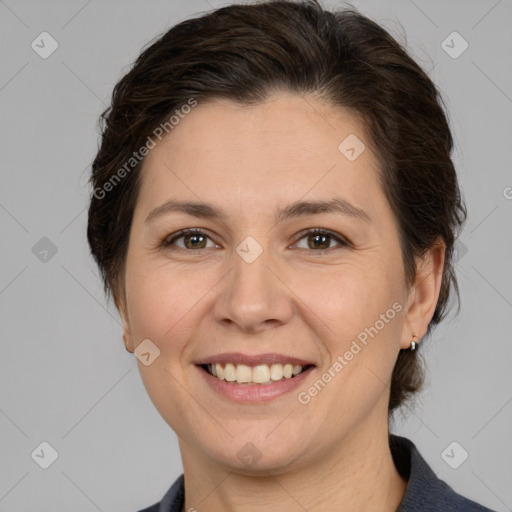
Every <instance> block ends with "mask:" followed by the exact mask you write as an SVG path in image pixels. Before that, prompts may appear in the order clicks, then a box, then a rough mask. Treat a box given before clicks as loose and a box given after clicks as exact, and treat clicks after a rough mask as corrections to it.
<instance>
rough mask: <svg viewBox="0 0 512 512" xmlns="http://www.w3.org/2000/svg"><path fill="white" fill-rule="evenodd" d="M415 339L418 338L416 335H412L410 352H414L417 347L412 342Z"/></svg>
mask: <svg viewBox="0 0 512 512" xmlns="http://www.w3.org/2000/svg"><path fill="white" fill-rule="evenodd" d="M417 338H418V337H417V336H416V334H413V335H412V340H411V347H410V351H411V352H414V351H415V350H416V347H417V345H418V344H417V343H416V342H415V341H414V340H415V339H417Z"/></svg>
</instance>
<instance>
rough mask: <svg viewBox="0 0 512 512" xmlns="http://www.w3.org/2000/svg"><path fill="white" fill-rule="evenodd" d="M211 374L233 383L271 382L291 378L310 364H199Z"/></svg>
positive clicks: (258, 383)
mask: <svg viewBox="0 0 512 512" xmlns="http://www.w3.org/2000/svg"><path fill="white" fill-rule="evenodd" d="M201 366H202V368H203V369H204V370H206V371H207V372H208V373H209V374H210V375H211V376H213V377H216V378H217V379H219V380H222V381H226V382H231V383H233V384H254V385H261V384H272V383H273V382H279V381H281V380H283V379H292V378H294V377H295V376H296V375H300V374H301V373H302V372H303V371H305V370H307V369H308V368H309V367H310V366H311V365H305V366H302V365H298V364H291V363H286V364H272V365H268V364H259V365H255V366H249V365H245V364H235V363H225V364H221V363H214V364H205V365H201Z"/></svg>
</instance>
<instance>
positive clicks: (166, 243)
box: [160, 228, 350, 254]
mask: <svg viewBox="0 0 512 512" xmlns="http://www.w3.org/2000/svg"><path fill="white" fill-rule="evenodd" d="M187 235H202V236H206V237H207V238H209V239H210V240H211V238H210V237H209V236H208V234H206V233H205V232H204V231H202V230H201V229H198V228H194V229H190V228H189V229H183V230H181V231H179V232H178V233H176V234H174V235H169V236H167V237H166V238H164V239H163V241H162V242H161V244H160V246H161V247H162V248H163V249H165V250H171V251H184V252H199V251H203V250H205V249H209V247H202V248H200V249H183V248H182V247H174V248H171V246H172V245H173V244H174V243H175V242H176V240H179V239H180V238H183V237H184V236H187ZM312 235H324V236H328V237H330V238H331V239H333V240H335V241H337V242H338V243H339V245H340V247H348V246H349V245H350V243H349V242H348V241H347V240H346V239H344V238H342V237H340V236H338V235H336V234H335V233H333V232H332V231H328V230H325V229H321V228H312V229H308V230H306V231H303V232H302V233H301V235H300V237H299V238H298V239H297V242H298V241H300V240H302V239H303V238H305V237H308V236H312ZM171 236H172V238H170V237H171ZM297 242H295V243H297ZM336 248H337V247H330V248H329V249H318V250H315V249H299V250H304V251H313V252H315V253H320V254H324V253H328V252H330V251H332V250H335V249H336ZM338 248H339V247H338Z"/></svg>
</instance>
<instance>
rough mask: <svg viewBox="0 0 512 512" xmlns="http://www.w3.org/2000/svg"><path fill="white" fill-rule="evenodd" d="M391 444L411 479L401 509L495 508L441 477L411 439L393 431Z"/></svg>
mask: <svg viewBox="0 0 512 512" xmlns="http://www.w3.org/2000/svg"><path fill="white" fill-rule="evenodd" d="M389 445H390V449H391V453H392V455H393V459H394V462H395V465H396V467H397V470H398V471H399V472H400V474H401V475H402V476H403V477H404V478H405V479H406V480H407V488H406V491H405V495H404V497H403V499H402V502H401V503H400V506H399V508H398V510H397V512H413V511H417V510H422V511H423V512H438V511H439V512H440V511H442V512H495V511H493V510H491V509H489V508H486V507H484V506H483V505H480V504H479V503H477V502H475V501H472V500H470V499H468V498H466V497H464V496H462V495H460V494H458V493H456V492H455V491H454V490H453V489H452V488H451V487H450V486H449V485H448V484H447V483H446V482H445V481H443V480H441V479H440V478H438V477H437V475H436V474H435V473H434V472H433V471H432V469H431V468H430V466H429V465H428V464H427V462H426V460H425V459H424V458H423V457H422V455H421V454H420V452H419V451H418V449H417V447H416V445H415V444H414V443H413V442H412V441H410V440H409V439H407V438H405V437H400V436H396V435H393V434H390V437H389Z"/></svg>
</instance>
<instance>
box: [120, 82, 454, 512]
mask: <svg viewBox="0 0 512 512" xmlns="http://www.w3.org/2000/svg"><path fill="white" fill-rule="evenodd" d="M349 134H356V135H357V137H358V138H359V139H360V140H362V141H363V142H364V143H365V145H366V150H365V151H363V153H362V154H361V155H360V156H359V157H358V158H357V159H356V160H354V161H349V160H348V159H347V158H346V157H345V156H344V155H343V154H342V153H341V152H340V151H339V150H338V146H339V144H340V143H341V141H343V140H344V139H345V137H347V136H348V135H349ZM378 170H379V162H378V160H377V157H376V156H375V155H374V154H373V153H372V151H371V150H370V148H369V143H368V142H367V140H366V136H365V133H364V128H363V125H362V124H361V123H360V122H359V121H358V120H357V119H356V118H355V117H354V116H353V115H350V114H349V113H348V112H346V111H344V110H342V109H339V108H333V107H332V106H330V105H328V104H326V103H324V102H322V101H320V100H319V99H315V98H314V97H312V96H308V97H301V96H298V95H294V94H291V93H287V92H280V93H274V94H273V95H272V96H270V97H269V98H268V100H266V101H265V102H264V103H261V104H258V105H255V106H250V107H248V106H240V105H237V104H235V103H233V102H230V101H228V100H215V101H208V102H205V103H199V105H198V106H197V107H195V108H194V109H193V110H192V111H191V113H190V114H188V115H187V116H186V117H185V118H184V119H183V120H181V121H180V123H179V125H178V126H176V127H175V128H174V130H173V131H172V132H171V133H170V134H169V136H168V137H167V138H165V139H164V140H163V141H162V142H161V143H159V144H158V145H157V146H156V147H155V148H154V149H152V150H151V151H150V152H149V154H148V156H147V157H146V160H145V163H144V166H143V170H142V172H143V180H142V187H141V190H140V195H139V197H138V201H137V205H136V208H135V212H134V217H133V223H132V227H131V232H130V240H129V248H128V253H127V259H126V268H125V272H124V281H123V290H122V293H121V294H120V295H121V296H122V297H123V298H122V299H121V300H120V302H119V303H118V304H117V306H118V308H119V310H120V313H121V316H122V320H123V330H124V332H123V336H124V339H125V344H126V347H127V349H128V350H130V351H132V352H133V351H134V350H135V348H136V347H137V346H138V344H139V343H141V342H142V340H144V339H150V340H151V341H152V342H153V343H154V344H155V345H156V346H158V348H159V350H160V356H159V357H158V358H156V359H155V360H154V362H153V363H152V364H150V365H149V366H145V365H143V364H142V363H141V362H140V361H139V362H138V365H139V370H140V373H141V377H142V379H143V383H144V386H145V388H146V390H147V392H148V394H149V396H150V398H151V400H152V401H153V403H154V405H155V407H156V408H157V410H158V411H159V413H160V414H161V416H162V417H163V419H164V420H165V421H166V422H167V423H168V424H169V426H170V427H171V428H172V429H173V430H174V431H175V432H176V434H177V436H178V439H179V445H180V450H181V456H182V461H183V467H184V474H185V482H186V485H185V494H186V498H185V508H184V510H189V509H190V508H191V507H194V508H195V509H197V510H198V511H200V510H208V511H210V512H217V511H221V510H222V511H242V510H244V511H246V510H248V508H247V507H248V506H249V507H250V510H251V511H260V510H261V511H263V510H264V511H265V512H268V511H269V510H290V511H292V510H297V511H302V510H304V509H306V510H308V511H310V512H313V511H320V510H335V509H336V510H337V509H338V508H339V507H340V504H343V510H344V511H346V512H350V511H360V510H374V511H382V512H394V511H395V510H396V509H397V507H398V505H399V503H400V501H401V499H402V497H403V495H404V492H405V489H406V482H405V481H404V480H403V479H402V477H401V476H400V475H399V474H398V472H397V470H396V468H395V466H394V463H393V460H392V456H391V452H390V449H389V446H388V432H389V430H388V411H387V406H388V400H389V384H390V381H391V374H392V370H393V367H394V364H395V361H396V358H397V356H398V353H399V350H400V349H407V348H409V347H410V343H411V339H412V335H413V334H415V335H416V336H417V337H418V339H421V338H422V336H423V335H424V334H425V332H426V330H427V326H428V324H429V322H430V320H431V318H432V316H433V314H434V310H435V306H436V303H437V299H438V296H439V290H440V284H441V277H442V268H443V265H444V245H443V244H442V243H441V242H439V244H437V245H436V246H434V247H433V248H432V250H431V251H429V252H428V253H427V254H426V255H425V257H424V258H423V259H421V260H418V262H417V268H418V273H417V277H416V281H415V282H414V283H413V284H412V286H407V285H406V283H405V277H404V267H403V262H402V255H401V249H400V246H399V239H398V230H397V223H396V219H395V217H394V214H393V212H392V210H391V208H390V205H389V203H388V202H387V200H386V197H385V195H384V192H383V190H382V189H381V187H380V185H379V183H378V181H377V177H378ZM333 197H342V198H344V199H345V200H347V201H350V203H351V204H353V205H355V206H357V207H359V208H361V209H363V210H364V211H365V212H366V214H367V215H368V217H369V219H370V221H369V222H364V221H363V220H361V219H357V218H354V217H350V216H346V215H341V214H339V213H320V214H314V215H313V214H310V215H307V216H304V217H295V218H290V219H287V220H285V221H283V222H277V223H276V220H275V218H274V214H275V211H276V209H277V208H280V207H284V206H285V205H288V204H290V203H292V202H295V201H297V200H300V199H302V200H320V199H324V200H329V199H332V198H333ZM171 198H173V199H179V200H191V201H205V202H208V203H212V204H214V205H215V206H217V207H218V208H222V209H223V210H224V211H225V214H226V218H225V220H224V221H219V220H214V219H198V218H196V217H193V216H190V215H187V214H184V213H176V212H172V213H168V214H166V215H163V216H160V217H155V218H154V219H153V220H152V221H151V222H149V223H145V222H144V219H145V218H146V217H147V216H148V214H149V212H151V211H152V210H153V209H154V208H156V207H157V206H159V205H161V204H163V203H164V202H166V201H167V200H168V199H171ZM185 228H200V229H201V230H202V231H203V232H204V233H205V234H206V235H208V237H207V238H199V241H198V240H197V239H194V237H193V236H192V239H191V238H190V237H188V238H187V237H185V238H180V239H177V240H175V243H174V245H171V246H169V247H168V248H163V247H162V246H161V244H162V242H163V241H164V240H165V239H166V238H167V239H170V238H172V237H169V235H173V234H174V233H177V232H178V231H180V230H182V229H185ZM309 228H322V229H326V230H329V231H332V232H333V234H334V237H335V236H339V237H340V238H341V239H342V240H343V239H344V238H346V239H348V241H349V245H346V246H344V245H341V244H340V243H339V242H338V241H337V239H336V238H330V239H329V238H327V239H326V241H322V240H320V242H318V241H317V242H316V245H315V241H316V240H315V236H314V235H309V236H308V235H302V234H301V232H302V231H304V230H306V229H309ZM247 236H251V237H253V238H254V239H255V240H256V241H257V242H258V244H259V245H260V246H261V248H262V249H263V252H262V253H261V254H260V255H259V257H258V258H256V260H255V261H253V262H252V263H247V262H246V261H245V260H244V259H242V258H241V257H240V256H239V254H238V253H237V252H236V248H237V246H238V245H239V244H240V243H241V242H242V241H243V240H244V239H245V238H246V237H247ZM322 243H324V245H322ZM197 244H199V246H200V247H201V249H197V248H196V247H197ZM318 244H320V249H325V250H324V251H323V252H322V253H321V252H320V249H318V248H317V246H318ZM180 249H181V250H180ZM395 302H398V303H399V304H400V305H401V306H402V309H401V311H400V312H399V313H397V314H396V316H395V317H394V318H393V319H392V320H391V321H389V322H388V323H386V325H385V327H384V328H383V329H381V330H380V331H379V332H378V334H377V335H376V336H375V337H374V338H373V339H371V338H370V341H369V342H368V344H367V345H366V346H364V347H363V348H362V350H361V351H360V352H358V353H357V355H355V356H354V357H353V359H352V360H351V361H350V362H349V363H348V364H347V365H346V366H345V367H344V368H343V370H342V371H341V372H339V373H338V374H337V375H336V377H335V378H333V379H332V380H331V382H329V383H328V384H327V385H326V386H325V388H324V389H322V390H321V392H319V393H318V394H317V395H316V396H315V397H314V398H312V399H311V401H310V403H308V404H307V405H304V404H301V403H299V401H298V400H297V394H298V392H299V391H304V390H307V389H308V388H309V387H310V386H311V385H312V384H313V383H314V382H315V381H317V380H318V378H319V377H320V376H321V375H322V374H323V373H324V372H325V371H327V370H328V369H329V368H330V367H331V366H332V365H333V363H334V361H336V358H337V357H338V356H342V355H343V354H344V353H345V352H346V351H347V350H348V349H349V348H350V346H351V343H352V341H353V340H354V339H356V337H357V335H358V334H359V333H361V332H362V331H364V329H365V328H367V327H369V326H373V325H375V322H376V320H378V319H379V318H380V315H381V314H385V313H386V311H387V310H389V309H390V308H391V307H392V305H393V304H394V303H395ZM221 352H242V353H245V354H261V353H266V352H277V353H281V354H288V355H294V356H296V357H300V358H302V359H305V360H308V361H312V362H314V363H315V364H316V368H315V369H314V370H313V372H312V373H311V374H310V376H309V377H308V379H307V381H306V383H305V384H304V385H302V386H301V387H300V389H299V390H298V391H297V392H295V391H293V392H291V393H287V394H285V395H284V396H281V397H279V398H277V399H274V400H272V401H270V402H267V403H260V404H246V403H244V404H238V403H234V402H232V401H230V400H229V399H227V398H224V397H222V396H220V395H218V394H217V393H216V392H214V391H213V390H212V389H211V388H210V387H209V386H208V385H207V384H205V382H204V380H203V379H201V378H199V377H200V375H199V371H200V370H198V368H197V367H196V366H195V364H194V363H195V362H196V361H197V360H199V359H200V358H204V357H207V356H212V355H215V354H219V353H221ZM248 442H251V443H253V444H254V445H255V446H256V447H257V449H258V450H259V452H260V453H261V459H259V461H258V462H257V463H256V464H255V465H253V466H251V467H248V466H246V465H244V464H243V463H242V461H241V460H240V459H239V458H238V456H237V453H238V451H239V450H240V449H241V448H242V447H243V446H244V445H245V444H246V443H248Z"/></svg>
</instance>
